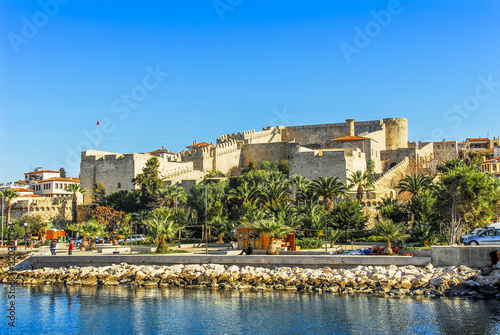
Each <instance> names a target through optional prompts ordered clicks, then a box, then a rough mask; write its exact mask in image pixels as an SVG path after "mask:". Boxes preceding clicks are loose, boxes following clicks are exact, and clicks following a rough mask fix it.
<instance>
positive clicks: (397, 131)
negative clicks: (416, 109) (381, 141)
mask: <svg viewBox="0 0 500 335" xmlns="http://www.w3.org/2000/svg"><path fill="white" fill-rule="evenodd" d="M384 124H385V138H386V140H385V141H386V147H387V149H397V148H408V119H405V118H396V119H393V118H388V119H384Z"/></svg>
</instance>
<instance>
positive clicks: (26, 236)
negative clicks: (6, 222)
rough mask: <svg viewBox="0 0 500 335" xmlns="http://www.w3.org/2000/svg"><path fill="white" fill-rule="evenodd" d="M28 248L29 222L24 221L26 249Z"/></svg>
mask: <svg viewBox="0 0 500 335" xmlns="http://www.w3.org/2000/svg"><path fill="white" fill-rule="evenodd" d="M26 249H28V223H27V222H25V223H24V250H26Z"/></svg>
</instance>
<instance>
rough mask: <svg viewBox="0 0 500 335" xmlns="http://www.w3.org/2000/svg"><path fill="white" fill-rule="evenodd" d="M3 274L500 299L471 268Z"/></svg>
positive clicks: (110, 269)
mask: <svg viewBox="0 0 500 335" xmlns="http://www.w3.org/2000/svg"><path fill="white" fill-rule="evenodd" d="M6 270H7V269H4V270H3V271H2V272H1V273H0V281H1V282H2V283H15V284H16V285H83V286H97V285H102V286H106V285H129V286H147V287H169V286H171V287H186V288H188V287H196V288H198V287H211V288H220V289H248V290H288V291H306V292H331V293H340V294H354V293H361V294H372V295H429V296H441V295H460V296H466V297H476V298H484V297H496V298H498V299H500V294H499V292H500V291H499V287H500V269H499V270H492V269H491V268H484V269H481V270H475V269H471V268H469V267H467V266H452V267H447V268H435V267H433V266H432V265H431V264H429V265H427V266H426V267H424V268H417V267H415V266H404V267H397V266H395V265H391V266H388V267H383V266H358V267H356V268H353V269H330V268H321V269H307V268H298V267H294V268H290V267H276V268H274V269H268V268H261V267H250V266H245V267H238V266H235V265H233V266H226V265H220V264H203V265H172V266H152V265H149V266H138V265H130V264H126V263H121V264H116V265H111V266H103V267H69V268H44V269H36V270H23V271H12V272H9V271H6Z"/></svg>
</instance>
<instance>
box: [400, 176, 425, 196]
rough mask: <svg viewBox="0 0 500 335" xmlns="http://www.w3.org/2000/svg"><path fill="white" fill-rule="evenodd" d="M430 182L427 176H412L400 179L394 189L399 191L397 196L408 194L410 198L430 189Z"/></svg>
mask: <svg viewBox="0 0 500 335" xmlns="http://www.w3.org/2000/svg"><path fill="white" fill-rule="evenodd" d="M431 185H432V181H431V180H430V178H429V177H427V176H422V175H412V176H406V177H404V178H403V179H401V180H400V181H399V183H398V185H397V186H396V187H395V189H398V190H399V192H398V193H399V194H402V193H408V194H409V195H410V197H414V196H416V195H418V194H419V193H420V192H422V191H424V190H425V189H427V188H429V187H431Z"/></svg>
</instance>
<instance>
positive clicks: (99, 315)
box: [0, 285, 500, 335]
mask: <svg viewBox="0 0 500 335" xmlns="http://www.w3.org/2000/svg"><path fill="white" fill-rule="evenodd" d="M0 287H1V290H2V305H3V306H4V308H3V311H4V314H5V316H8V315H9V313H10V312H8V311H7V308H8V307H9V306H12V302H14V306H15V327H12V326H9V325H8V323H9V322H11V321H10V320H9V318H7V317H3V318H2V319H3V320H2V324H1V325H0V329H2V331H1V332H0V333H2V334H44V335H47V334H87V335H89V334H116V335H117V334H242V333H245V334H500V302H499V301H496V300H469V299H459V298H438V299H431V298H423V297H421V298H410V297H399V298H398V297H391V298H381V297H372V296H367V295H335V294H329V293H325V294H318V293H297V292H281V291H279V292H274V291H272V292H269V291H266V292H249V291H236V290H215V289H176V288H131V287H124V286H120V287H64V286H20V287H15V297H14V298H13V297H12V294H8V293H9V292H12V291H11V290H12V288H11V287H10V285H1V286H0ZM11 314H12V313H11Z"/></svg>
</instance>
